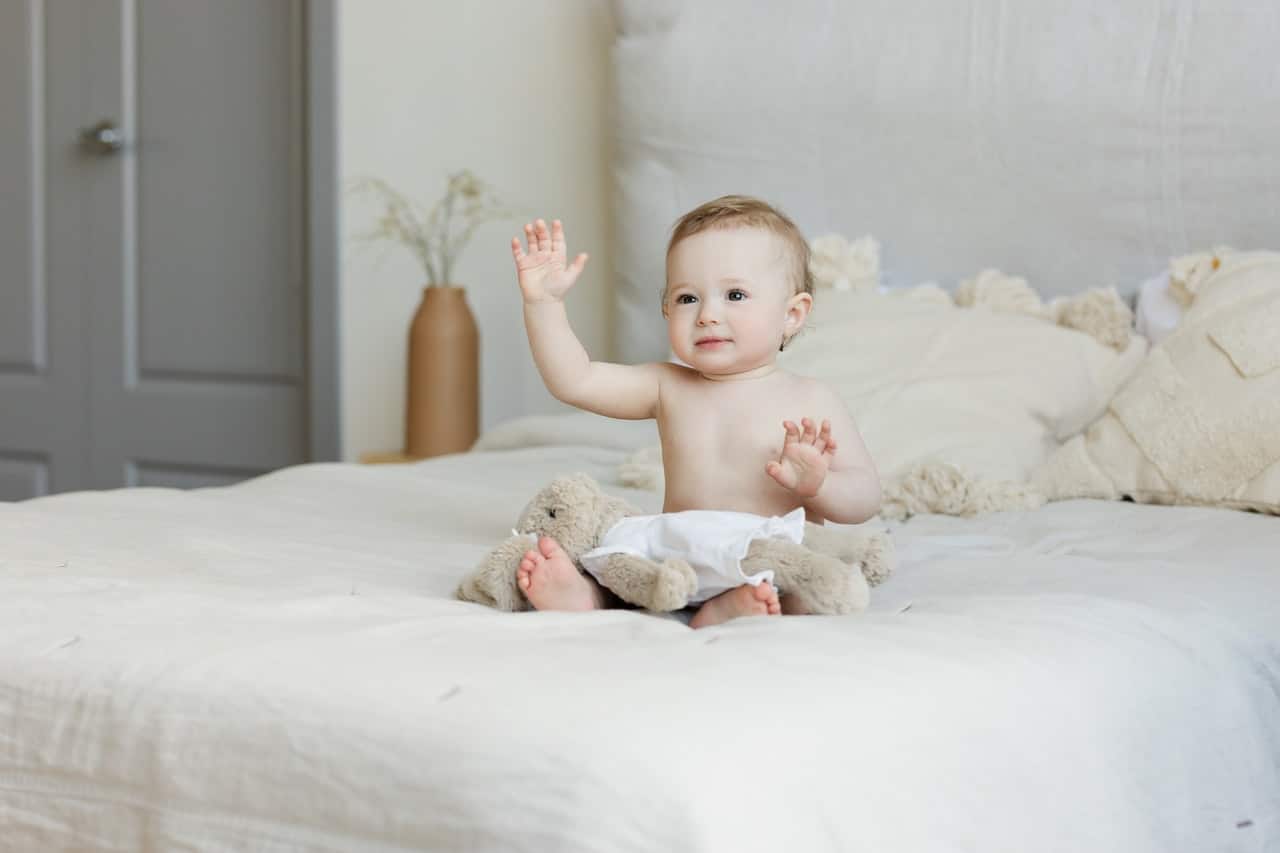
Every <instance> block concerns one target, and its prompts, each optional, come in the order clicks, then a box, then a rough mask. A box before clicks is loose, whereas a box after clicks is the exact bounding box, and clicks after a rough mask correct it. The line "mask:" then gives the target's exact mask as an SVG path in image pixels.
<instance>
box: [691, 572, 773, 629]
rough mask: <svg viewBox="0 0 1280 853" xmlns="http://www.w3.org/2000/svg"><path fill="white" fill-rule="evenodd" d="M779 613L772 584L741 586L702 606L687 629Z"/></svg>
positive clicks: (765, 582) (766, 582)
mask: <svg viewBox="0 0 1280 853" xmlns="http://www.w3.org/2000/svg"><path fill="white" fill-rule="evenodd" d="M781 612H782V608H781V607H780V606H779V604H778V591H777V590H775V589H774V588H773V584H771V583H769V582H768V581H763V582H762V583H760V584H759V585H757V586H752V585H751V584H743V585H742V586H740V587H736V588H734V589H731V590H729V591H728V592H722V593H720V594H719V595H717V596H716V597H715V598H713V599H711V600H710V601H708V602H707V603H706V604H703V605H702V607H700V608H698V612H697V613H695V614H693V618H692V619H691V620H689V627H691V628H706V627H708V626H711V625H719V624H720V623H721V622H728V621H729V620H730V619H737V618H738V617H739V616H777V615H778V614H779V613H781Z"/></svg>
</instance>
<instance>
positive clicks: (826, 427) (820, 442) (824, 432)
mask: <svg viewBox="0 0 1280 853" xmlns="http://www.w3.org/2000/svg"><path fill="white" fill-rule="evenodd" d="M830 443H831V421H826V420H824V421H823V422H822V429H820V430H818V437H817V438H816V439H814V442H813V446H814V449H815V450H817V451H818V452H819V453H821V452H822V451H823V450H825V449H826V448H827V445H829V444H830Z"/></svg>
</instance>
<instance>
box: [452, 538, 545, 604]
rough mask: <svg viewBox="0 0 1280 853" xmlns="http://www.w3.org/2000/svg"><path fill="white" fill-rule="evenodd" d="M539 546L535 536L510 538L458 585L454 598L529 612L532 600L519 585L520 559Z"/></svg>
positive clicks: (490, 553)
mask: <svg viewBox="0 0 1280 853" xmlns="http://www.w3.org/2000/svg"><path fill="white" fill-rule="evenodd" d="M534 544H535V540H534V538H533V537H531V536H527V535H516V536H509V537H507V538H506V540H504V541H503V542H502V544H501V545H499V546H498V547H496V548H494V549H493V550H492V551H490V552H489V553H488V555H487V556H485V558H484V559H483V560H481V561H480V563H479V564H478V565H477V566H476V567H475V568H474V569H472V570H471V573H470V574H469V575H467V576H466V577H465V578H463V579H462V581H461V582H460V583H459V584H458V588H457V589H456V590H455V591H454V596H455V597H457V598H458V599H459V600H460V601H471V602H474V603H476V604H483V605H485V606H486V607H492V608H494V609H495V610H507V611H517V610H529V609H531V607H530V604H529V600H528V599H527V598H525V597H524V593H523V592H521V591H520V585H519V584H518V583H517V582H516V569H518V568H519V567H520V560H521V559H523V558H524V553H525V551H528V550H529V549H530V548H531V547H533V546H534Z"/></svg>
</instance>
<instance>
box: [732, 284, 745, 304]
mask: <svg viewBox="0 0 1280 853" xmlns="http://www.w3.org/2000/svg"><path fill="white" fill-rule="evenodd" d="M728 296H729V301H730V302H741V301H742V300H744V299H746V298H747V292H746V291H745V290H739V289H738V288H736V287H735V288H734V289H733V290H730V291H729V293H728Z"/></svg>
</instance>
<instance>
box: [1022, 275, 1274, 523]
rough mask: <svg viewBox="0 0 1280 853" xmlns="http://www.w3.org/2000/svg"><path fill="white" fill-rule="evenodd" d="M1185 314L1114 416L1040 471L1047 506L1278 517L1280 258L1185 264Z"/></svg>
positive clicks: (1180, 278) (1179, 281)
mask: <svg viewBox="0 0 1280 853" xmlns="http://www.w3.org/2000/svg"><path fill="white" fill-rule="evenodd" d="M1171 269H1172V272H1171V278H1172V284H1173V290H1174V292H1175V293H1176V294H1179V298H1180V300H1181V301H1182V302H1183V303H1184V304H1185V305H1187V306H1188V310H1187V312H1186V314H1185V315H1184V316H1183V318H1182V320H1181V322H1180V323H1179V325H1178V327H1177V328H1176V329H1175V330H1174V331H1173V333H1172V334H1171V335H1169V336H1168V337H1167V338H1165V339H1164V340H1163V341H1161V343H1160V345H1159V346H1157V347H1155V348H1154V349H1153V350H1152V351H1151V355H1150V356H1149V357H1148V358H1147V360H1146V361H1145V362H1144V363H1143V365H1142V367H1141V368H1140V369H1139V371H1138V373H1137V374H1136V375H1135V376H1134V378H1133V381H1132V382H1130V383H1129V384H1128V385H1127V386H1126V387H1125V388H1124V389H1123V390H1122V391H1121V392H1120V393H1119V394H1118V395H1117V396H1116V398H1115V399H1114V400H1113V401H1112V402H1111V405H1110V408H1109V410H1108V411H1107V413H1106V414H1105V415H1104V416H1103V417H1102V419H1101V420H1099V421H1098V422H1097V423H1095V424H1093V425H1092V426H1091V427H1089V430H1088V432H1087V433H1086V434H1085V435H1082V436H1079V437H1077V438H1076V439H1074V440H1073V441H1071V442H1070V443H1068V444H1067V445H1066V446H1064V447H1063V448H1062V449H1061V450H1059V451H1058V452H1057V453H1055V454H1054V456H1053V457H1052V458H1051V459H1050V460H1049V461H1048V462H1047V463H1046V464H1045V466H1044V468H1043V469H1041V470H1040V471H1038V472H1037V473H1036V476H1035V482H1036V484H1037V485H1038V486H1039V487H1040V488H1041V489H1042V490H1043V491H1044V493H1045V494H1046V495H1047V496H1048V497H1050V498H1057V499H1063V498H1072V497H1096V498H1111V499H1115V498H1119V497H1122V496H1129V497H1132V498H1133V499H1134V500H1137V501H1140V502H1143V503H1165V504H1210V505H1218V506H1225V507H1234V508H1240V509H1257V510H1261V511H1264V512H1272V513H1280V254H1276V253H1271V252H1252V253H1243V252H1229V251H1226V252H1221V253H1218V254H1208V253H1205V254H1201V255H1193V256H1188V257H1185V258H1178V259H1176V260H1175V261H1174V262H1173V264H1172V267H1171Z"/></svg>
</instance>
